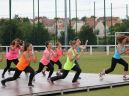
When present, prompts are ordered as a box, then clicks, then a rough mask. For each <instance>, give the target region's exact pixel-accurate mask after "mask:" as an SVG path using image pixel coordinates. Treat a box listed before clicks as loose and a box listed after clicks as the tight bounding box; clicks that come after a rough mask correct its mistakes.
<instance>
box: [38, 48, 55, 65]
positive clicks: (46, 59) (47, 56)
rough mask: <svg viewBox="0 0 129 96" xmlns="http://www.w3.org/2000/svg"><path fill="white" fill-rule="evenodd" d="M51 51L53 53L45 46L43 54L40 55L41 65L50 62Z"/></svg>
mask: <svg viewBox="0 0 129 96" xmlns="http://www.w3.org/2000/svg"><path fill="white" fill-rule="evenodd" d="M52 53H53V50H51V51H49V50H48V49H47V48H46V49H45V50H44V52H43V56H42V59H41V60H40V62H41V63H42V64H43V65H48V64H49V62H50V58H51V56H52Z"/></svg>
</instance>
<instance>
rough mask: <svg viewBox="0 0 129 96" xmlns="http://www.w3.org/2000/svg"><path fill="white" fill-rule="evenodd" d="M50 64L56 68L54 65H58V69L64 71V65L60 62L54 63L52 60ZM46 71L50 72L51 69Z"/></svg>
mask: <svg viewBox="0 0 129 96" xmlns="http://www.w3.org/2000/svg"><path fill="white" fill-rule="evenodd" d="M50 62H51V64H52V65H53V67H54V64H56V65H57V66H58V69H62V64H61V62H60V61H59V60H58V61H57V62H54V61H52V60H50ZM46 71H50V69H49V68H47V69H46Z"/></svg>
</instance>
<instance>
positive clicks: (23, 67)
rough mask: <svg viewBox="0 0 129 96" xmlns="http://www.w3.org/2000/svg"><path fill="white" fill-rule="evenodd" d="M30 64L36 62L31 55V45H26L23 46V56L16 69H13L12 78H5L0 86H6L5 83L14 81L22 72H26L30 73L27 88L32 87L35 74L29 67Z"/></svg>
mask: <svg viewBox="0 0 129 96" xmlns="http://www.w3.org/2000/svg"><path fill="white" fill-rule="evenodd" d="M31 62H34V63H35V62H36V58H35V56H34V54H33V53H32V44H31V43H27V44H25V46H24V52H23V54H22V55H21V57H20V61H19V62H18V64H17V65H16V69H15V73H14V75H13V77H9V78H6V79H4V80H2V81H1V84H2V85H3V86H6V85H5V83H6V82H9V81H14V80H16V79H17V78H18V77H19V76H20V74H21V73H22V71H26V72H29V73H30V77H29V82H28V86H33V85H32V80H33V77H34V73H35V72H34V70H33V69H32V68H31V67H30V66H29V65H30V63H31Z"/></svg>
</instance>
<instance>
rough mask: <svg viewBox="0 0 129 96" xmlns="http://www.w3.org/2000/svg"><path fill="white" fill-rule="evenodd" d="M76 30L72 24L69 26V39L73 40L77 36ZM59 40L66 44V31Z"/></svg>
mask: <svg viewBox="0 0 129 96" xmlns="http://www.w3.org/2000/svg"><path fill="white" fill-rule="evenodd" d="M75 36H76V35H75V30H74V29H72V28H71V27H70V26H68V41H70V40H73V39H74V38H75ZM59 41H60V42H61V43H62V44H65V34H64V31H62V32H61V37H60V38H59Z"/></svg>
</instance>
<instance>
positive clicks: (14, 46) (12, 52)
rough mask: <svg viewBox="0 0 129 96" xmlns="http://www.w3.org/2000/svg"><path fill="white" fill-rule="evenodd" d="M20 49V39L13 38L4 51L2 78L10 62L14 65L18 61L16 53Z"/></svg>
mask: <svg viewBox="0 0 129 96" xmlns="http://www.w3.org/2000/svg"><path fill="white" fill-rule="evenodd" d="M20 49H21V40H20V39H18V38H17V39H14V40H13V41H12V42H11V44H10V48H9V51H8V52H7V53H6V62H7V63H6V64H7V65H6V67H5V69H4V71H3V73H2V78H4V75H5V73H6V71H7V70H9V69H10V66H11V63H12V62H13V63H14V64H15V65H16V64H17V63H18V55H19V51H20Z"/></svg>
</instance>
